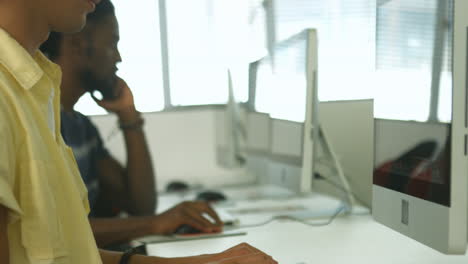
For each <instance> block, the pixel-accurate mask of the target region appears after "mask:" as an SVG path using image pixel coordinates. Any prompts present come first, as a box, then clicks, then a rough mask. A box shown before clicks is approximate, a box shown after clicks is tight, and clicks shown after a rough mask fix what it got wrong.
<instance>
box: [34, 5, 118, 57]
mask: <svg viewBox="0 0 468 264" xmlns="http://www.w3.org/2000/svg"><path fill="white" fill-rule="evenodd" d="M109 15H115V11H114V5H113V4H112V2H111V1H110V0H102V1H101V2H100V3H99V4H98V5H97V6H96V10H95V11H94V12H92V13H90V14H88V16H87V19H86V25H87V26H88V25H90V24H97V23H98V22H100V21H101V20H103V19H104V18H106V17H107V16H109ZM62 36H63V34H62V33H58V32H51V33H50V36H49V38H48V39H47V40H46V42H44V43H43V44H42V45H41V47H40V50H41V51H42V52H43V53H44V54H45V55H46V56H47V57H48V58H49V59H50V60H55V59H57V57H58V56H59V55H60V54H59V53H60V43H61V40H62Z"/></svg>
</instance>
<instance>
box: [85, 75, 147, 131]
mask: <svg viewBox="0 0 468 264" xmlns="http://www.w3.org/2000/svg"><path fill="white" fill-rule="evenodd" d="M115 89H116V90H115V94H116V96H117V98H116V99H113V100H97V99H96V98H93V99H94V100H95V101H96V103H97V104H98V105H99V106H101V107H102V108H104V109H106V110H107V111H109V112H113V113H115V114H117V115H118V116H119V118H120V120H121V121H122V122H128V121H130V122H131V121H133V120H134V118H135V117H138V113H137V112H136V110H135V102H134V100H133V94H132V91H131V90H130V88H129V87H128V85H127V83H126V82H125V81H124V80H122V79H121V78H120V77H117V83H116V88H115Z"/></svg>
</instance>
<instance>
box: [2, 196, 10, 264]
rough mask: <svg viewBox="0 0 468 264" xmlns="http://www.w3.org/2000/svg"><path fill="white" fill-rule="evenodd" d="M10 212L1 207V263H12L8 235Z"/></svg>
mask: <svg viewBox="0 0 468 264" xmlns="http://www.w3.org/2000/svg"><path fill="white" fill-rule="evenodd" d="M7 219H8V210H7V209H6V207H4V206H3V205H0V263H2V264H9V263H10V248H9V246H8V235H7Z"/></svg>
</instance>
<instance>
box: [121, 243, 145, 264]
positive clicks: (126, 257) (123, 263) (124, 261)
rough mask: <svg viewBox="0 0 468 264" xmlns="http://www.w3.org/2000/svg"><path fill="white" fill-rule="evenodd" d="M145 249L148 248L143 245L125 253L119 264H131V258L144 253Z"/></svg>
mask: <svg viewBox="0 0 468 264" xmlns="http://www.w3.org/2000/svg"><path fill="white" fill-rule="evenodd" d="M145 247H146V245H141V246H138V247H134V248H131V249H129V250H127V251H125V252H124V253H123V255H122V257H121V258H120V261H119V264H129V261H130V258H131V257H132V256H133V255H136V254H141V253H142V252H144V251H145Z"/></svg>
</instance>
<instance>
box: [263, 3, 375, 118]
mask: <svg viewBox="0 0 468 264" xmlns="http://www.w3.org/2000/svg"><path fill="white" fill-rule="evenodd" d="M274 13H275V20H276V21H275V24H276V36H277V41H282V40H285V39H288V38H289V37H291V36H292V35H295V34H297V33H299V32H300V31H302V30H303V29H305V28H315V29H317V32H318V45H319V47H318V52H319V58H318V64H319V65H318V71H319V72H318V74H319V75H318V97H319V100H320V101H334V100H352V99H367V98H373V96H374V94H373V91H374V87H375V86H374V81H375V80H374V76H375V18H376V15H375V14H376V3H375V1H371V0H353V1H349V0H327V1H323V0H276V1H275V8H274ZM280 100H282V98H276V99H275V98H272V99H271V101H280ZM262 102H263V103H264V105H261V104H262ZM288 104H290V108H291V111H290V112H291V113H290V114H289V117H288V119H290V120H301V119H303V116H304V113H303V111H302V112H300V111H297V110H299V109H303V108H304V104H305V103H304V100H303V98H300V97H297V99H296V101H295V102H290V100H288ZM298 105H302V106H303V107H302V108H298V107H297V106H298ZM268 106H269V105H268V104H267V102H265V100H262V99H261V98H257V104H256V109H266V108H268ZM293 106H294V107H295V108H297V109H296V110H294V113H295V114H294V116H291V114H293V110H292V108H294V107H293Z"/></svg>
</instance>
